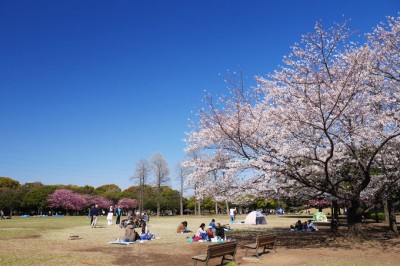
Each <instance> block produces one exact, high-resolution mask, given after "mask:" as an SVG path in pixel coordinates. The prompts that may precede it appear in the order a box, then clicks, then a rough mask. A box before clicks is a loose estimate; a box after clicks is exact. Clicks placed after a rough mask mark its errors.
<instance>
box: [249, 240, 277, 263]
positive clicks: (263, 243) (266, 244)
mask: <svg viewBox="0 0 400 266" xmlns="http://www.w3.org/2000/svg"><path fill="white" fill-rule="evenodd" d="M275 239H276V235H258V236H257V238H256V243H253V244H249V245H245V246H244V247H245V248H247V249H246V254H245V256H247V251H248V250H249V249H255V250H256V256H257V258H259V255H258V248H262V247H263V248H264V249H263V253H264V252H265V249H267V248H268V249H273V250H274V251H275V252H276V250H275Z"/></svg>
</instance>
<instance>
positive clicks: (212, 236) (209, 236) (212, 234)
mask: <svg viewBox="0 0 400 266" xmlns="http://www.w3.org/2000/svg"><path fill="white" fill-rule="evenodd" d="M207 236H208V240H209V241H210V240H211V238H214V230H213V229H212V226H211V225H210V226H209V227H208V230H207Z"/></svg>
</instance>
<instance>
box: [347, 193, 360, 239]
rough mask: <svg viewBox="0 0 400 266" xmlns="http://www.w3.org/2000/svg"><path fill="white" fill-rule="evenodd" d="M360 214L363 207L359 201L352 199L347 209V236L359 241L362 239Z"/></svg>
mask: <svg viewBox="0 0 400 266" xmlns="http://www.w3.org/2000/svg"><path fill="white" fill-rule="evenodd" d="M362 214H363V209H362V208H361V206H360V201H359V200H352V201H351V206H350V207H349V209H348V211H347V224H348V230H347V237H348V238H351V239H353V240H358V241H361V240H362V239H363V234H362Z"/></svg>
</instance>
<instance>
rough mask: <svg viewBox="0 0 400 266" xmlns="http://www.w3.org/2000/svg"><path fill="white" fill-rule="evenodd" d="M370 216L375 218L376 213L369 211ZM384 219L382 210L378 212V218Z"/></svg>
mask: <svg viewBox="0 0 400 266" xmlns="http://www.w3.org/2000/svg"><path fill="white" fill-rule="evenodd" d="M370 218H371V219H373V220H375V219H376V213H371V214H370ZM383 219H385V214H384V213H383V212H378V220H383Z"/></svg>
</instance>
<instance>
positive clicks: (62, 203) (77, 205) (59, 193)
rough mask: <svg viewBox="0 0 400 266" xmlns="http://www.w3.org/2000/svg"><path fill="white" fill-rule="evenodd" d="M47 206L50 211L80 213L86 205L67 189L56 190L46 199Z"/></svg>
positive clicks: (82, 198) (78, 195)
mask: <svg viewBox="0 0 400 266" xmlns="http://www.w3.org/2000/svg"><path fill="white" fill-rule="evenodd" d="M47 201H48V204H49V205H48V206H49V207H50V208H52V209H63V210H66V211H81V210H83V208H84V207H85V205H86V200H85V198H84V197H83V196H82V195H80V194H78V193H74V192H72V191H71V190H67V189H58V190H56V191H54V193H53V194H51V195H49V196H48V198H47Z"/></svg>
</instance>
